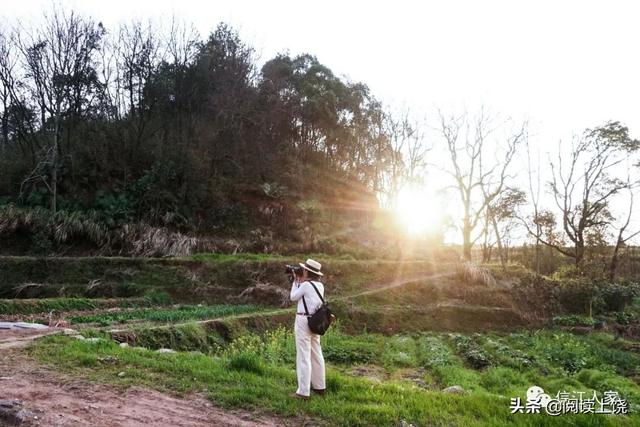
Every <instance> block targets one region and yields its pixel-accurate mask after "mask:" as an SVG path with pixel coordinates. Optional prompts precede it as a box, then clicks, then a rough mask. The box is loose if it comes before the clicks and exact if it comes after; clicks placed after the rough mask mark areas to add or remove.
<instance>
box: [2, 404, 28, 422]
mask: <svg viewBox="0 0 640 427" xmlns="http://www.w3.org/2000/svg"><path fill="white" fill-rule="evenodd" d="M36 417H37V416H36V414H35V413H34V412H33V411H30V410H28V409H26V408H24V407H23V406H22V402H21V401H19V400H0V424H3V423H8V424H9V425H22V424H26V423H28V422H29V420H31V419H37V418H36Z"/></svg>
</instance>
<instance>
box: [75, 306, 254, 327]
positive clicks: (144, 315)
mask: <svg viewBox="0 0 640 427" xmlns="http://www.w3.org/2000/svg"><path fill="white" fill-rule="evenodd" d="M260 310H262V308H260V307H257V306H254V305H229V304H221V305H211V306H192V305H185V306H180V307H178V308H167V309H142V310H132V311H123V312H116V313H101V314H95V315H88V316H71V317H69V321H70V322H71V323H97V324H98V325H102V326H108V325H112V324H114V323H125V322H130V321H132V320H145V321H149V322H160V323H175V322H184V321H187V320H202V319H214V318H217V317H223V316H230V315H236V314H242V313H249V312H258V311H260Z"/></svg>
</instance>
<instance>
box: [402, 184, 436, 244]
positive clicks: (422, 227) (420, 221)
mask: <svg viewBox="0 0 640 427" xmlns="http://www.w3.org/2000/svg"><path fill="white" fill-rule="evenodd" d="M394 213H395V215H396V218H397V219H398V222H399V223H400V224H401V225H402V226H404V227H406V229H407V232H408V233H410V234H412V235H429V234H436V233H438V232H440V231H442V228H443V224H444V217H445V214H444V207H443V206H442V202H441V200H440V198H439V197H438V195H437V194H436V191H435V190H433V189H430V188H428V187H424V186H418V185H408V186H405V187H403V188H402V189H401V190H400V191H399V192H398V195H397V197H396V202H395V206H394Z"/></svg>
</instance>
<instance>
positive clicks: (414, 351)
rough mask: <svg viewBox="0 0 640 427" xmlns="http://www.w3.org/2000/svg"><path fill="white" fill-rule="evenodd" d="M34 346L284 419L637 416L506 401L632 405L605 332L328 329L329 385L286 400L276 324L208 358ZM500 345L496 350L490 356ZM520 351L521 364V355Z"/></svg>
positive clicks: (80, 368)
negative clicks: (366, 372) (477, 360)
mask: <svg viewBox="0 0 640 427" xmlns="http://www.w3.org/2000/svg"><path fill="white" fill-rule="evenodd" d="M203 339H204V338H203ZM560 342H566V343H569V344H568V345H562V344H559V343H560ZM582 344H584V345H585V346H584V347H583V346H582ZM585 348H586V350H585ZM359 349H360V352H359V351H358V350H359ZM576 349H578V350H579V352H586V353H588V354H586V355H584V354H582V355H581V356H580V357H583V356H584V357H587V359H588V360H589V363H588V364H586V365H585V366H583V367H582V368H580V369H578V370H577V371H575V373H573V372H571V371H570V370H567V369H566V366H565V363H564V362H563V361H562V360H561V356H564V357H571V356H572V352H574V351H576ZM30 351H31V353H32V354H33V355H34V356H35V357H36V358H37V359H39V360H41V361H43V362H46V363H50V364H52V365H54V366H56V367H57V368H59V369H62V370H64V371H69V372H74V373H76V374H81V375H85V376H88V377H90V378H92V379H94V380H99V381H106V382H110V383H115V384H120V385H123V386H128V385H133V384H136V385H140V384H142V385H147V386H150V387H154V388H158V389H162V390H171V391H173V392H177V393H188V392H191V391H195V390H206V391H207V394H208V395H209V397H210V398H211V399H212V400H213V401H214V402H215V403H216V404H220V405H224V406H228V407H243V408H248V409H258V410H263V411H267V412H271V413H275V414H278V415H280V416H283V417H294V416H296V415H303V416H308V417H311V418H313V419H318V418H322V419H324V420H326V421H327V422H328V423H329V424H330V425H358V426H370V425H397V424H398V423H399V421H400V420H405V421H407V422H410V423H414V424H416V425H447V426H450V425H453V426H480V425H482V426H484V425H489V426H502V425H518V426H545V425H580V426H583V425H584V426H600V425H611V426H617V425H620V426H627V425H628V426H631V425H638V423H640V418H639V416H638V415H635V414H634V415H631V416H616V417H605V416H601V415H600V416H599V415H577V416H575V415H573V416H571V415H562V416H560V417H551V416H546V415H544V414H542V415H525V414H516V415H511V414H510V411H509V398H510V397H515V396H520V397H524V396H525V393H526V390H527V388H528V387H530V386H532V385H539V386H541V387H543V388H544V389H545V391H547V392H549V393H551V394H555V393H556V392H557V391H561V390H566V391H574V390H579V391H585V392H586V391H589V390H591V389H594V390H596V391H597V392H598V393H599V394H602V393H603V392H604V391H605V390H609V389H613V390H616V391H619V392H620V393H621V395H623V396H624V397H625V398H627V399H628V400H629V402H630V406H631V411H632V413H634V412H637V411H638V410H639V409H640V406H639V404H640V387H639V386H638V385H637V384H636V383H634V382H633V381H631V380H630V379H629V378H626V377H625V376H624V375H623V372H627V373H631V371H632V369H631V368H632V367H634V368H638V367H639V366H640V364H639V363H638V362H639V360H638V355H636V354H634V353H631V352H628V351H625V350H624V349H623V348H622V345H621V344H618V342H614V341H613V338H612V337H611V336H610V335H606V334H598V335H593V336H573V335H570V334H567V333H557V332H549V331H541V332H539V333H533V334H528V333H522V334H508V335H500V334H487V335H478V334H472V335H461V334H435V333H428V334H413V335H403V336H392V337H385V336H382V335H378V334H364V335H358V336H348V335H345V334H344V333H342V332H341V331H340V330H339V328H332V329H331V330H330V332H329V333H327V335H325V336H324V337H323V351H324V354H325V358H326V360H327V366H328V370H327V388H328V394H327V395H326V397H325V398H313V399H311V400H310V401H309V402H299V401H297V400H294V399H291V398H289V397H288V393H290V392H292V391H293V390H295V369H294V368H295V362H294V360H295V347H294V341H293V336H292V333H291V331H290V330H285V329H283V328H280V329H277V330H273V331H270V332H267V333H265V334H264V335H263V336H257V335H251V334H249V335H244V336H241V337H240V338H238V339H236V340H234V341H233V342H231V343H230V344H229V345H227V346H221V347H219V349H218V351H216V352H215V353H214V354H213V355H209V356H207V355H203V354H194V353H188V352H179V353H176V354H168V355H163V354H157V353H154V352H152V351H146V350H142V351H140V350H133V349H123V348H120V347H118V346H117V344H115V343H112V342H110V341H103V342H99V343H95V344H92V343H87V342H83V341H75V340H72V339H69V338H65V337H50V338H47V339H44V340H41V341H39V342H38V343H37V344H36V345H35V346H34V347H33V348H32V349H31V350H30ZM469 351H481V352H483V353H484V354H485V355H486V356H487V360H489V361H490V363H489V364H488V365H486V366H483V367H482V368H479V367H478V366H476V365H474V363H473V362H470V361H469V358H468V357H467V355H466V352H469ZM498 353H503V355H502V356H500V357H498V356H497V354H498ZM107 356H110V357H114V358H115V360H116V362H115V363H113V364H106V363H102V362H101V359H103V358H105V357H107ZM523 359H526V360H528V361H529V362H528V363H526V364H523V362H522V360H523ZM623 360H626V361H625V362H622V361H623ZM615 363H622V366H616V365H614V364H615ZM354 365H355V366H359V365H367V366H379V367H380V368H379V369H382V370H383V371H385V372H387V373H392V372H394V371H397V372H407V371H412V370H413V371H414V372H423V375H424V379H425V382H426V383H427V384H428V385H427V388H426V389H424V388H420V387H417V386H416V385H415V384H413V383H412V382H411V381H408V380H403V379H393V378H396V377H392V376H391V375H388V376H387V377H385V378H383V379H382V381H372V380H370V379H367V378H362V377H356V376H353V375H349V374H347V373H346V372H348V369H347V368H350V367H353V366H354ZM474 366H475V368H474ZM119 372H125V376H124V377H122V378H120V377H118V376H117V374H118V373H119ZM634 372H635V371H634ZM451 385H461V386H462V387H463V388H464V389H465V390H466V393H465V394H464V395H452V394H448V393H442V392H441V390H442V389H443V388H445V387H448V386H451Z"/></svg>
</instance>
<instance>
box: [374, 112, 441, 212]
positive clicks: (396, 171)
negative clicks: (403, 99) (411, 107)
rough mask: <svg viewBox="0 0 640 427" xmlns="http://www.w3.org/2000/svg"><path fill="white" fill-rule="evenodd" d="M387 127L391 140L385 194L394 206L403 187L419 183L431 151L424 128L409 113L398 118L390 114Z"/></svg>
mask: <svg viewBox="0 0 640 427" xmlns="http://www.w3.org/2000/svg"><path fill="white" fill-rule="evenodd" d="M384 124H385V134H386V135H387V137H388V140H389V144H388V149H389V156H388V159H389V165H388V166H389V167H388V172H387V173H386V183H387V184H386V186H385V193H386V194H387V199H388V201H389V202H390V203H391V202H392V201H393V200H394V198H395V197H396V196H397V195H398V193H399V192H400V190H401V189H402V187H403V186H404V185H406V184H407V183H409V182H411V181H415V180H417V179H418V175H419V173H420V171H421V170H422V169H423V168H424V167H425V165H426V157H427V154H428V152H429V151H430V150H431V147H430V146H428V145H427V143H426V135H425V134H424V132H423V130H422V129H423V128H424V126H421V123H419V122H418V121H416V120H414V119H412V118H411V114H410V112H409V111H404V112H402V113H401V114H399V115H397V116H394V115H392V114H387V115H386V116H385V120H384Z"/></svg>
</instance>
